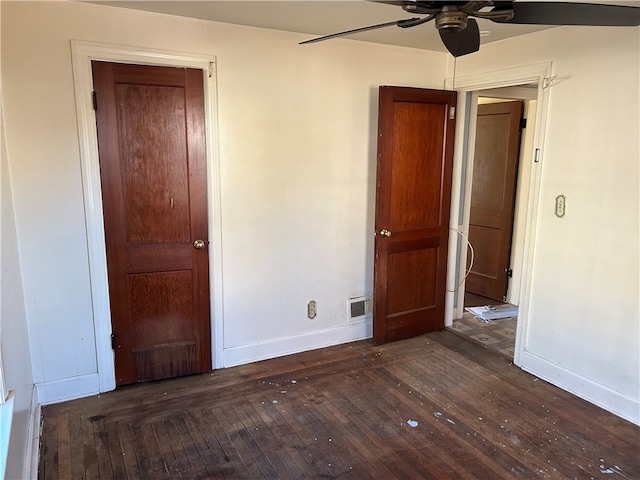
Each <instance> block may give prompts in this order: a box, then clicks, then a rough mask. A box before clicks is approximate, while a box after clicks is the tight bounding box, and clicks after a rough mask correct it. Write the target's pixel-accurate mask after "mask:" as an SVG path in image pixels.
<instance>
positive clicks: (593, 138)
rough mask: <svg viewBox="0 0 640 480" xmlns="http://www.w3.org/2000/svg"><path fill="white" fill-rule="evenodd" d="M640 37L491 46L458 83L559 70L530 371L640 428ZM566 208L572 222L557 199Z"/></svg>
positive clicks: (529, 327) (582, 32)
mask: <svg viewBox="0 0 640 480" xmlns="http://www.w3.org/2000/svg"><path fill="white" fill-rule="evenodd" d="M639 32H640V29H638V28H595V27H586V28H581V27H563V28H556V29H552V30H547V31H545V32H539V33H536V34H531V35H527V36H523V37H518V38H515V39H511V40H509V41H502V42H496V43H493V44H490V45H487V46H483V47H482V50H481V52H479V53H478V54H474V55H471V56H469V57H463V58H461V59H459V60H458V65H457V72H458V75H460V76H465V75H477V74H480V73H483V72H492V71H498V70H505V69H508V68H512V67H514V66H521V65H528V64H536V63H542V62H548V61H551V62H553V69H554V73H555V74H556V75H557V78H556V80H555V81H554V82H553V84H552V86H551V87H550V91H549V95H550V97H549V115H548V124H547V133H546V145H545V149H544V152H543V160H542V161H543V163H542V166H541V167H542V181H541V191H540V198H539V201H540V204H539V208H540V210H539V214H538V218H537V219H536V233H537V237H536V239H535V256H534V260H533V283H532V287H531V291H530V302H529V306H530V309H529V311H528V312H527V317H528V321H527V324H526V325H525V328H526V333H525V344H524V352H523V355H522V356H521V357H520V362H521V364H522V366H523V367H524V368H525V369H527V370H530V371H532V372H533V373H536V374H537V375H539V376H541V377H543V378H545V379H547V380H549V381H551V382H553V383H556V384H558V385H560V386H563V387H564V388H566V389H568V390H570V391H573V392H575V393H577V394H578V395H580V396H582V397H584V398H587V399H589V400H591V401H593V402H595V403H598V404H600V405H603V406H605V407H606V408H608V409H609V410H612V411H614V412H616V413H618V414H620V415H622V416H624V417H626V418H628V419H631V420H632V421H634V422H636V423H640V318H639V307H640V299H639V295H640V293H639V292H640V284H639V278H640V275H639V273H640V272H639V262H640V255H639V249H640V243H639V241H638V239H639V238H640V237H639V221H640V217H639V208H640V207H639V206H640V198H639V185H640V173H639V169H640V162H639V158H640V151H639V143H638V132H639V131H640V121H639V116H640V94H639V89H638V85H639V84H640V78H639V76H640V68H639V67H640V65H639V59H640V41H639V40H640V35H639ZM559 194H564V195H566V197H567V210H566V216H565V217H564V218H557V217H556V216H555V215H554V202H555V197H556V196H557V195H559Z"/></svg>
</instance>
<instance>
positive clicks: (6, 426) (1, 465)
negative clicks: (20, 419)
mask: <svg viewBox="0 0 640 480" xmlns="http://www.w3.org/2000/svg"><path fill="white" fill-rule="evenodd" d="M15 400H16V392H15V391H14V390H9V393H8V395H7V398H6V399H4V401H3V402H2V403H0V478H4V475H5V472H6V471H7V460H8V458H9V439H10V438H11V424H12V423H13V408H14V405H15Z"/></svg>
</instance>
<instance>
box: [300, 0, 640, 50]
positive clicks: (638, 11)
mask: <svg viewBox="0 0 640 480" xmlns="http://www.w3.org/2000/svg"><path fill="white" fill-rule="evenodd" d="M371 1H374V2H376V3H386V4H390V5H397V6H400V7H402V9H403V10H404V11H406V12H408V13H411V14H412V15H424V17H414V18H405V19H401V20H396V21H392V22H385V23H380V24H377V25H370V26H367V27H361V28H356V29H353V30H346V31H344V32H338V33H332V34H330V35H325V36H322V37H318V38H313V39H311V40H306V41H304V42H300V44H301V45H302V44H307V43H315V42H320V41H323V40H329V39H330V38H336V37H343V36H346V35H351V34H354V33H361V32H366V31H369V30H375V29H378V28H385V27H390V26H396V27H400V28H411V27H416V26H418V25H422V24H423V23H427V22H429V21H431V20H434V23H435V27H436V29H437V30H438V32H439V34H440V38H441V40H442V43H443V44H444V46H445V47H446V49H447V50H448V51H449V52H450V53H451V55H453V56H454V57H461V56H463V55H468V54H469V53H473V52H477V51H478V50H479V49H480V37H481V36H484V35H482V32H480V29H479V28H478V22H476V20H475V19H474V18H469V17H476V18H482V19H486V20H490V21H492V22H496V23H511V24H524V25H551V26H561V25H585V26H606V27H633V26H638V25H640V7H636V6H626V5H604V4H597V3H574V2H553V1H545V2H528V1H499V0H497V1H472V2H468V1H422V0H371Z"/></svg>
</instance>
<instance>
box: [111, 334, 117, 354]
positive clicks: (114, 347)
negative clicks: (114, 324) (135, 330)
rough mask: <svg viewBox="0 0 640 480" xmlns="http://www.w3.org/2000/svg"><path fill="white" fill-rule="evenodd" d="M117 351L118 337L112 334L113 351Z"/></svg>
mask: <svg viewBox="0 0 640 480" xmlns="http://www.w3.org/2000/svg"><path fill="white" fill-rule="evenodd" d="M115 349H116V336H115V335H114V334H113V333H112V334H111V350H115Z"/></svg>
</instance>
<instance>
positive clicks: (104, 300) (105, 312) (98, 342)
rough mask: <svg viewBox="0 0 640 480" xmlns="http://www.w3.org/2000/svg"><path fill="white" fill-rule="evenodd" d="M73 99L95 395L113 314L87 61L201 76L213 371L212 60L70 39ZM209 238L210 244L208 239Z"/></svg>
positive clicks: (218, 341)
mask: <svg viewBox="0 0 640 480" xmlns="http://www.w3.org/2000/svg"><path fill="white" fill-rule="evenodd" d="M71 58H72V62H73V80H74V90H75V99H76V113H77V124H78V136H79V148H80V163H81V170H82V190H83V197H84V212H85V228H86V235H87V253H88V258H89V274H90V280H91V287H90V288H91V301H92V311H93V323H94V333H95V348H96V360H97V366H98V372H97V373H98V380H99V391H100V392H106V391H109V390H113V389H115V386H116V377H115V364H114V361H115V357H114V353H113V350H112V348H111V309H110V304H109V287H108V282H107V255H106V246H105V239H104V217H103V211H102V190H101V184H100V163H99V157H98V137H97V128H96V119H95V112H94V110H93V97H92V94H93V74H92V69H91V61H92V60H98V61H107V62H117V63H134V64H140V65H156V66H166V67H179V68H180V67H184V68H195V69H199V70H202V71H203V83H204V103H205V104H204V110H205V142H206V162H207V195H208V209H207V210H208V214H207V215H208V227H209V239H210V240H209V275H210V297H211V311H210V319H211V337H212V338H211V349H212V368H214V369H215V368H220V367H221V366H223V365H222V364H223V360H222V358H223V357H222V347H223V342H222V325H223V310H222V267H221V265H222V244H221V238H222V236H221V233H222V222H221V214H220V210H221V207H220V165H219V155H218V138H217V134H218V124H217V77H216V58H215V57H214V56H206V55H198V54H185V53H179V52H169V51H164V50H151V49H143V48H137V47H136V48H134V47H128V46H120V45H112V44H102V43H94V42H84V41H76V40H71ZM211 239H213V241H212V240H211Z"/></svg>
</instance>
